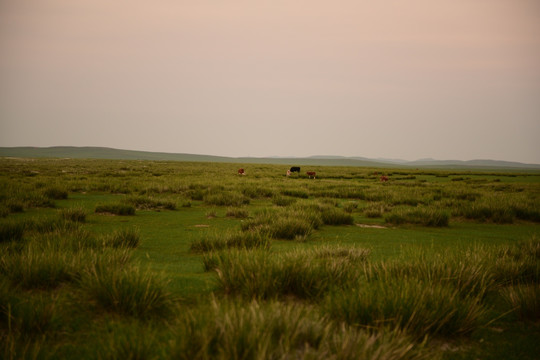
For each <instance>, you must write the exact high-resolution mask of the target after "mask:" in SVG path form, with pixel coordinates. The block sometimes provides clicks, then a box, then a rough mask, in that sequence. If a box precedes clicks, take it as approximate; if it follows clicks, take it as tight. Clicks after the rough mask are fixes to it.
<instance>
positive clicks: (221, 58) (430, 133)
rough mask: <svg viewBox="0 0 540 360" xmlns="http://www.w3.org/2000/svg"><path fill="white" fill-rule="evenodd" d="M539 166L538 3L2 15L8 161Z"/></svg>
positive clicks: (166, 0)
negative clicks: (92, 156)
mask: <svg viewBox="0 0 540 360" xmlns="http://www.w3.org/2000/svg"><path fill="white" fill-rule="evenodd" d="M67 145H70V146H106V147H113V148H119V149H131V150H143V151H159V152H173V153H191V154H207V155H221V156H233V157H241V156H254V157H265V156H298V157H302V156H310V155H342V156H363V157H369V158H394V159H405V160H416V159H421V158H435V159H441V160H448V159H456V160H471V159H495V160H507V161H519V162H525V163H536V164H540V1H538V0H408V1H402V0H380V1H371V0H333V1H327V0H326V1H322V0H227V1H217V0H191V1H188V0H152V1H150V0H146V1H143V0H115V1H110V0H80V1H73V0H25V1H21V0H0V146H10V147H11V146H40V147H41V146H67Z"/></svg>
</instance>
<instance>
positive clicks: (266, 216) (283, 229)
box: [241, 210, 321, 240]
mask: <svg viewBox="0 0 540 360" xmlns="http://www.w3.org/2000/svg"><path fill="white" fill-rule="evenodd" d="M318 220H319V221H321V220H320V218H319V219H318ZM314 224H315V222H314V220H313V218H311V216H310V215H309V214H308V213H307V212H305V211H299V210H288V211H283V212H272V211H262V212H259V213H258V214H256V215H255V217H254V218H253V219H249V220H246V221H244V222H243V223H242V225H241V226H242V230H243V231H258V232H261V233H264V234H266V235H268V236H269V237H271V238H274V239H285V240H294V239H295V238H302V237H306V236H308V235H309V234H311V232H312V231H313V229H314ZM317 225H318V224H317Z"/></svg>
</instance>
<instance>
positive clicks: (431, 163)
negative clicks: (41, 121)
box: [0, 146, 540, 170]
mask: <svg viewBox="0 0 540 360" xmlns="http://www.w3.org/2000/svg"><path fill="white" fill-rule="evenodd" d="M0 157H21V158H74V159H118V160H156V161H159V160H162V161H189V162H221V163H224V162H226V163H248V164H283V165H313V166H316V165H319V166H359V167H387V168H397V167H401V168H403V167H414V168H437V169H485V170H489V169H507V170H540V164H524V163H519V162H512V161H497V160H468V161H462V160H435V159H420V160H415V161H406V160H395V159H369V158H364V157H345V156H331V155H315V156H310V157H226V156H214V155H197V154H183V153H165V152H149V151H136V150H122V149H113V148H107V147H88V146H86V147H76V146H53V147H0Z"/></svg>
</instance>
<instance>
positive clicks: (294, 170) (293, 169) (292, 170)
mask: <svg viewBox="0 0 540 360" xmlns="http://www.w3.org/2000/svg"><path fill="white" fill-rule="evenodd" d="M290 171H291V172H292V173H293V172H297V173H300V166H293V167H291V170H290Z"/></svg>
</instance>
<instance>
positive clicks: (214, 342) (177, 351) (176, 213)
mask: <svg viewBox="0 0 540 360" xmlns="http://www.w3.org/2000/svg"><path fill="white" fill-rule="evenodd" d="M291 165H294V164H291ZM240 167H242V168H244V169H245V170H246V175H245V176H242V175H237V171H236V170H237V169H238V168H240ZM0 169H1V171H0V189H1V190H0V217H1V218H0V247H1V248H2V249H1V254H0V338H1V341H2V345H1V346H2V347H1V349H0V351H1V354H2V356H3V357H4V358H7V359H9V358H73V359H79V358H90V359H93V358H113V359H116V358H119V359H120V358H121V359H125V358H141V359H155V358H159V359H161V358H165V359H168V358H186V359H188V358H189V359H215V358H217V359H267V358H271V359H288V358H303V359H319V358H321V359H322V358H325V359H326V358H330V359H348V358H353V359H354V358H366V359H424V358H425V359H433V358H442V359H476V358H482V359H535V358H537V354H539V353H540V345H539V343H538V341H537V339H538V337H539V336H540V323H539V319H540V305H539V301H538V299H539V298H540V296H539V285H538V284H539V279H540V238H539V234H538V233H539V230H540V226H539V223H540V173H538V172H502V171H498V172H490V171H485V170H484V171H454V170H451V171H443V170H422V169H419V170H411V169H402V170H399V169H372V168H361V167H316V166H311V167H309V169H307V168H305V167H303V169H302V173H300V174H294V175H293V176H291V177H287V176H285V172H286V170H287V168H286V167H284V166H282V165H254V164H249V165H246V164H223V163H189V162H184V163H181V162H159V161H128V160H73V159H39V160H38V159H10V158H3V159H0ZM307 170H311V171H316V172H317V179H309V178H308V177H307V176H306V175H305V172H306V171H307ZM381 175H385V176H387V177H388V178H389V181H388V182H381V181H380V176H381Z"/></svg>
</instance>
